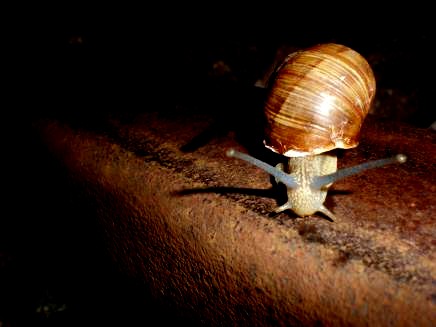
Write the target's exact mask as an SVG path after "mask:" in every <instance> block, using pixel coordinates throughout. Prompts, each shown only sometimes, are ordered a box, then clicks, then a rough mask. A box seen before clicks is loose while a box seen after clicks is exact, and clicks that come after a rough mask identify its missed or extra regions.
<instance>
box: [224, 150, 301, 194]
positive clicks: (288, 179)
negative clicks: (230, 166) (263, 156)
mask: <svg viewBox="0 0 436 327" xmlns="http://www.w3.org/2000/svg"><path fill="white" fill-rule="evenodd" d="M226 154H227V156H228V157H234V158H238V159H241V160H244V161H246V162H248V163H250V164H252V165H254V166H256V167H258V168H260V169H262V170H264V171H266V172H267V173H268V174H270V175H272V176H274V177H275V178H276V179H277V180H279V181H280V182H282V183H283V184H285V185H286V186H287V187H289V188H297V187H298V183H297V181H296V180H295V179H294V178H293V177H292V176H290V175H288V174H286V173H284V172H283V171H281V170H280V169H277V168H276V167H273V166H271V165H269V164H267V163H266V162H263V161H261V160H259V159H256V158H254V157H252V156H250V155H248V154H246V153H242V152H239V151H236V150H235V149H229V150H227V152H226Z"/></svg>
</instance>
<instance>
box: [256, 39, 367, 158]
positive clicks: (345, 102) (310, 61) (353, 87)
mask: <svg viewBox="0 0 436 327" xmlns="http://www.w3.org/2000/svg"><path fill="white" fill-rule="evenodd" d="M375 90H376V86H375V78H374V74H373V72H372V69H371V67H370V65H369V64H368V62H367V61H366V60H365V58H363V57H362V56H361V55H360V54H359V53H357V52H356V51H354V50H352V49H350V48H348V47H346V46H343V45H340V44H334V43H327V44H321V45H317V46H314V47H311V48H308V49H306V50H303V51H297V52H294V53H292V54H290V55H288V56H287V58H286V59H285V60H284V62H283V63H282V65H281V66H280V67H279V68H278V70H277V71H276V76H275V80H274V84H273V85H272V88H271V89H270V92H269V96H268V98H267V101H266V105H265V116H266V129H265V140H264V144H265V146H266V147H267V148H269V149H271V150H273V151H274V152H277V153H280V154H283V155H285V156H288V157H299V156H306V155H314V154H319V153H323V152H326V151H330V150H333V149H335V148H342V149H348V148H353V147H356V146H357V145H358V144H359V141H358V137H359V132H360V128H361V126H362V124H363V121H364V119H365V117H366V115H367V114H368V112H369V110H370V108H371V105H372V101H373V99H374V95H375Z"/></svg>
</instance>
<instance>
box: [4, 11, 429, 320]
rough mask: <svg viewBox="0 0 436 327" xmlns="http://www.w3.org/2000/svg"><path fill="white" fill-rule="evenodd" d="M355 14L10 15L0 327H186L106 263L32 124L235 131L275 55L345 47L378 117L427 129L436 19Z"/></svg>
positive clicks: (256, 102)
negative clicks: (199, 122) (168, 123)
mask: <svg viewBox="0 0 436 327" xmlns="http://www.w3.org/2000/svg"><path fill="white" fill-rule="evenodd" d="M353 6H355V8H347V7H342V8H341V7H339V8H341V9H340V10H342V12H338V11H337V10H336V8H332V7H329V6H327V7H326V8H322V7H321V6H319V5H315V4H313V5H312V4H311V5H310V6H308V8H304V7H298V6H296V5H295V6H294V5H293V3H290V6H289V8H285V7H283V6H282V5H280V6H279V5H272V4H271V5H268V6H267V5H265V4H263V5H261V6H259V7H256V8H254V10H253V8H252V6H251V7H246V8H242V9H238V10H236V8H234V7H233V5H227V4H224V3H216V4H214V6H213V7H212V8H198V6H193V7H192V8H187V7H183V8H174V5H172V4H169V3H168V4H165V8H163V9H162V10H157V9H153V10H152V9H151V8H148V7H146V6H145V5H144V6H143V7H141V8H127V6H126V7H123V8H119V7H116V6H115V7H113V8H108V7H107V6H101V7H93V8H90V6H89V5H80V4H78V3H69V4H68V5H67V4H64V5H62V7H59V6H58V7H53V6H51V5H46V6H45V7H43V6H41V5H34V6H33V7H24V8H13V9H11V10H10V11H9V10H5V11H4V15H5V16H6V18H7V19H6V20H5V27H4V29H3V31H4V32H5V33H4V34H5V37H4V38H3V41H4V50H3V54H4V57H3V58H4V59H3V63H2V67H3V72H4V73H3V79H4V81H5V83H4V89H3V90H4V96H3V99H4V101H3V117H4V119H3V129H2V132H3V134H2V135H3V137H2V141H3V143H2V144H3V145H4V146H3V149H2V150H3V155H4V156H3V163H4V167H3V173H4V175H5V176H6V178H5V179H4V180H5V181H6V183H4V184H3V185H4V190H5V192H6V194H7V196H6V197H5V198H4V200H5V201H4V203H5V205H4V207H3V210H4V211H3V212H4V213H3V214H2V217H1V218H0V325H1V326H49V325H50V326H69V325H78V324H80V325H88V324H89V325H93V324H105V325H125V326H134V325H147V324H149V325H155V324H154V323H153V321H154V320H155V319H160V320H161V322H162V321H163V323H170V322H172V323H174V322H175V321H179V322H180V320H178V319H179V315H178V314H177V313H176V310H173V309H171V308H167V307H165V306H164V305H162V304H161V303H157V300H156V299H152V298H147V297H146V296H144V294H147V285H141V283H140V281H136V280H132V279H130V278H129V277H128V276H125V275H123V274H122V273H121V272H120V271H118V269H117V267H116V266H115V265H114V264H113V263H112V262H111V260H110V258H109V256H108V254H107V253H106V250H105V246H104V241H103V237H102V235H101V231H100V229H99V226H98V224H97V223H96V222H95V221H94V215H93V210H94V209H93V208H92V207H87V205H86V201H82V200H83V199H77V197H76V195H74V194H76V193H75V192H74V187H75V186H74V185H71V184H70V182H69V180H68V178H67V174H66V172H65V171H63V170H62V167H59V166H57V165H56V164H55V163H54V161H53V160H51V159H50V154H49V153H48V152H47V150H46V149H45V148H44V146H43V144H42V143H41V142H40V140H39V139H38V135H37V134H35V133H34V131H33V129H32V123H33V122H34V121H36V120H38V119H40V118H45V117H54V118H59V119H66V120H69V121H72V122H75V123H79V124H81V125H85V126H92V127H94V126H97V125H98V123H99V121H100V119H101V118H102V117H103V116H105V115H107V114H108V113H111V114H113V113H115V114H119V115H126V114H127V115H134V114H136V113H141V112H144V111H148V110H161V111H165V110H168V111H174V110H198V111H206V112H210V113H211V114H212V115H214V116H215V117H216V118H217V120H218V121H221V122H226V123H228V124H230V128H236V127H237V126H238V125H241V124H246V118H245V117H246V116H247V114H248V115H250V114H251V111H250V110H253V108H259V107H261V102H262V97H263V95H264V94H263V91H262V90H259V89H256V88H254V87H253V84H254V82H255V81H256V80H257V79H259V78H260V77H261V76H262V75H263V74H264V73H265V71H266V70H267V69H268V67H270V65H271V64H272V62H273V60H274V57H275V55H276V52H277V49H278V48H280V47H282V48H284V49H298V48H302V47H306V46H310V45H313V44H316V43H322V42H337V43H342V44H344V45H347V46H350V47H351V48H353V49H355V50H356V51H358V52H360V53H361V54H362V55H363V56H365V58H367V59H368V61H369V62H370V64H371V66H372V67H373V70H374V73H375V75H376V79H377V87H378V90H377V96H376V97H377V98H376V101H375V104H374V110H373V112H372V114H373V115H375V116H376V117H377V118H379V119H389V120H393V121H398V122H399V123H406V124H410V125H412V126H415V127H416V128H429V126H430V125H431V124H432V122H433V121H435V120H436V117H435V109H434V103H433V97H432V95H433V93H434V90H433V85H434V83H433V82H432V81H431V78H432V76H433V73H432V71H433V70H434V55H433V53H434V52H433V51H432V50H431V47H433V45H434V35H433V32H432V29H431V23H432V19H433V20H434V17H431V14H429V13H430V12H431V11H430V10H429V9H428V8H425V7H422V6H419V5H414V6H410V4H409V5H408V6H407V8H404V9H403V10H398V8H397V7H395V8H393V7H390V8H387V10H383V11H381V10H380V8H378V7H377V5H371V4H368V3H366V4H354V3H353ZM363 6H367V7H365V8H361V7H363ZM396 6H397V5H396ZM182 9H183V10H182ZM197 10H200V11H199V12H197ZM249 117H251V116H249ZM77 203H80V206H78V205H77ZM78 221H79V222H80V223H78ZM78 240H79V241H78ZM44 306H45V307H46V310H45V311H44V312H41V310H40V309H41V308H44ZM147 307H148V308H149V310H146V311H144V308H147ZM38 308H39V309H38Z"/></svg>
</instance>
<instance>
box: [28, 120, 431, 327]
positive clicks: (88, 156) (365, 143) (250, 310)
mask: <svg viewBox="0 0 436 327" xmlns="http://www.w3.org/2000/svg"><path fill="white" fill-rule="evenodd" d="M210 123H211V119H209V118H208V117H205V116H199V115H196V114H189V113H183V114H181V113H179V112H169V113H166V114H164V115H163V114H157V113H144V114H141V115H138V116H137V117H136V118H135V119H131V120H129V121H128V122H126V120H118V119H116V118H113V117H112V118H111V119H108V120H106V121H104V123H103V124H101V125H100V126H99V128H98V129H97V128H96V129H95V130H93V129H92V127H91V126H92V125H90V124H88V125H87V126H86V128H80V127H77V125H69V124H68V123H65V122H63V123H61V122H60V121H57V120H44V121H39V122H38V123H37V124H36V125H35V127H36V131H37V133H38V134H39V135H40V136H41V138H42V140H43V143H44V144H45V145H46V146H47V148H48V149H49V150H50V152H51V153H52V154H53V155H54V156H53V157H54V158H55V160H56V161H57V162H59V163H61V164H62V165H63V167H65V169H66V170H67V171H68V172H69V173H68V175H69V176H71V179H73V180H74V182H75V184H76V185H81V189H83V194H84V195H86V197H87V198H88V199H90V200H92V201H93V202H94V203H95V205H96V206H97V207H98V210H96V217H95V219H96V220H97V221H98V222H99V226H102V229H103V230H104V233H105V235H106V239H107V248H108V250H109V252H110V254H111V257H112V258H113V260H114V261H115V262H117V263H118V265H119V267H121V269H122V271H123V272H124V273H125V274H126V275H129V276H131V277H132V278H133V279H137V280H140V281H142V282H143V283H144V284H146V285H147V286H148V288H149V289H150V291H151V293H152V294H153V296H154V297H155V298H156V299H157V300H158V301H162V302H165V303H169V304H170V305H171V306H172V307H176V308H177V309H178V311H179V312H180V313H181V314H182V315H186V316H189V317H191V318H193V319H195V321H198V322H202V323H203V324H205V325H207V326H219V325H237V326H240V325H258V326H259V325H280V326H289V325H309V326H310V325H315V324H320V323H321V324H322V325H331V326H333V325H334V326H351V325H352V326H368V325H369V326H435V325H436V315H435V312H436V284H435V280H436V260H435V253H436V251H435V247H436V243H435V230H436V220H435V215H434V210H435V208H436V199H435V197H434V194H435V185H436V170H435V169H436V168H435V165H434V161H433V162H431V160H429V158H436V153H435V151H436V150H435V147H434V144H435V134H434V133H433V132H431V131H429V130H424V129H422V130H420V129H414V128H410V127H408V126H401V125H398V124H397V125H393V124H389V123H388V124H384V123H379V122H374V121H370V122H367V123H366V124H365V126H364V127H363V128H362V131H361V140H360V146H359V147H358V148H355V149H350V150H347V151H346V152H344V154H343V155H342V157H341V160H340V163H339V165H340V166H343V167H345V166H350V165H355V164H359V163H361V162H364V161H367V160H370V159H375V158H381V157H386V155H389V154H394V153H397V152H401V153H405V154H406V155H407V156H408V161H407V162H406V163H404V164H402V165H393V166H389V167H383V168H378V169H374V170H371V171H368V172H367V173H365V174H363V175H362V174H358V175H355V176H352V177H349V178H347V179H344V180H341V181H338V182H337V183H335V184H334V185H333V186H332V188H331V191H330V192H329V195H328V197H327V201H330V203H329V207H331V208H333V209H334V211H335V214H336V217H337V218H338V219H337V220H336V221H335V222H330V221H328V220H326V219H324V218H323V217H321V216H318V215H313V216H308V217H304V218H300V217H298V216H296V215H293V214H292V212H281V213H279V214H277V215H276V216H274V217H271V216H270V215H269V213H270V212H271V209H272V208H274V206H276V205H277V203H276V201H277V200H276V198H275V197H274V195H272V194H271V192H273V191H272V180H271V179H270V178H268V177H269V176H268V174H267V173H265V172H264V171H262V170H260V169H259V168H257V167H255V166H252V165H249V164H247V163H246V162H244V161H237V160H232V159H231V158H228V157H226V154H225V149H228V148H235V149H237V150H240V151H242V152H249V151H248V150H247V149H246V148H245V147H244V146H243V145H242V144H241V143H238V140H237V138H236V137H235V134H234V133H228V134H227V135H225V136H223V134H220V135H218V136H217V137H216V138H211V139H209V140H208V142H205V143H204V144H202V145H201V146H198V147H197V148H195V149H192V151H189V152H183V151H181V149H182V148H183V147H184V145H186V144H187V143H189V142H190V141H191V140H193V139H195V138H196V137H197V136H198V134H199V133H200V132H201V131H204V130H205V129H207V128H208V126H210ZM102 126H104V127H102ZM262 159H265V160H266V161H268V158H262ZM271 164H272V163H271ZM230 186H231V187H230ZM77 223H78V224H80V219H78V222H77ZM79 241H80V240H78V242H79Z"/></svg>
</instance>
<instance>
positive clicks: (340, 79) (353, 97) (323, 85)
mask: <svg viewBox="0 0 436 327" xmlns="http://www.w3.org/2000/svg"><path fill="white" fill-rule="evenodd" d="M275 75H276V76H275V78H274V81H273V84H272V87H271V89H270V90H269V94H268V97H267V99H266V103H265V107H264V114H265V118H266V126H265V138H264V145H265V146H266V147H267V148H268V149H270V150H272V151H274V152H276V153H279V154H281V155H283V156H285V157H287V159H288V162H287V165H283V164H281V163H280V164H278V165H277V166H275V167H274V166H271V165H269V164H267V163H265V162H262V161H260V160H258V159H256V158H254V157H252V156H250V155H248V154H246V153H242V152H239V151H236V150H234V149H229V150H228V151H227V153H226V154H227V156H228V157H234V158H238V159H242V160H244V161H246V162H248V163H250V164H253V165H255V166H257V167H259V168H261V169H263V170H265V171H266V172H268V173H269V174H270V175H272V176H273V177H275V180H276V181H277V182H278V183H279V182H281V183H283V184H285V185H286V188H287V196H288V201H287V202H286V203H285V204H283V205H281V206H279V207H277V208H276V209H275V210H274V212H276V213H280V212H282V211H285V210H288V209H290V210H292V211H293V212H294V213H296V214H297V215H298V216H300V217H305V216H310V215H313V214H314V213H316V212H321V213H323V214H324V215H326V216H327V217H328V218H330V219H331V220H335V215H334V214H333V213H332V212H331V211H330V210H328V209H327V208H326V207H325V206H324V201H325V199H326V197H327V191H328V189H329V187H330V186H331V185H332V184H333V183H334V182H335V181H337V180H339V179H342V178H345V177H348V176H351V175H354V174H357V173H360V172H362V171H364V170H367V169H372V168H377V167H381V166H384V165H387V164H392V163H404V162H405V161H406V160H407V157H406V156H405V155H403V154H397V155H396V156H394V157H391V158H385V159H379V160H374V161H369V162H366V163H363V164H360V165H357V166H354V167H348V168H343V169H340V170H337V156H336V154H335V149H350V148H354V147H356V146H357V145H358V144H359V141H358V138H359V133H360V129H361V127H362V124H363V121H364V119H365V117H366V115H367V114H368V112H369V110H370V107H371V105H372V101H373V99H374V96H375V90H376V85H375V84H376V83H375V77H374V74H373V71H372V69H371V67H370V65H369V63H368V62H367V61H366V59H365V58H364V57H363V56H362V55H360V54H359V53H358V52H356V51H354V50H353V49H350V48H349V47H347V46H344V45H341V44H335V43H326V44H319V45H316V46H313V47H310V48H307V49H304V50H300V51H296V52H294V53H291V54H290V55H288V56H287V57H286V59H285V60H284V61H283V63H282V64H281V65H280V66H279V67H278V69H277V70H276V72H275Z"/></svg>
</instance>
